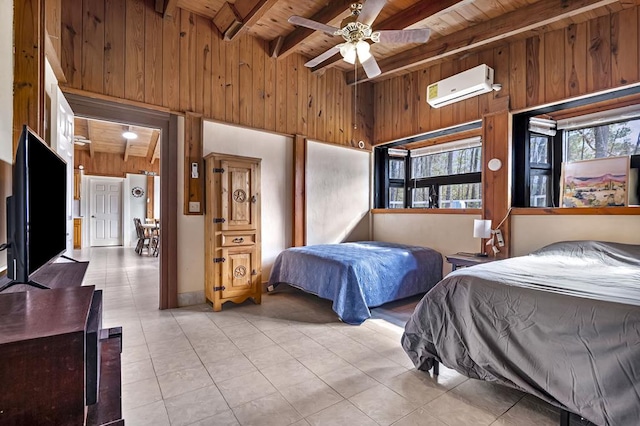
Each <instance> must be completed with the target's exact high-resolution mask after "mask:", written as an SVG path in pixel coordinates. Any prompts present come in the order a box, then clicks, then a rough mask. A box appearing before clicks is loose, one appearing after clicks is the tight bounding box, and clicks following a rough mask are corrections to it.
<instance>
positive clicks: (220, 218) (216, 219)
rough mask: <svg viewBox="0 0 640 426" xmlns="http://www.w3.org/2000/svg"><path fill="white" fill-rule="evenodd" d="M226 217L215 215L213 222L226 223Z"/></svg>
mask: <svg viewBox="0 0 640 426" xmlns="http://www.w3.org/2000/svg"><path fill="white" fill-rule="evenodd" d="M225 222H226V219H225V218H224V217H214V218H213V223H225Z"/></svg>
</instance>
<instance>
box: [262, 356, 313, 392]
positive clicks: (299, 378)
mask: <svg viewBox="0 0 640 426" xmlns="http://www.w3.org/2000/svg"><path fill="white" fill-rule="evenodd" d="M260 371H261V372H262V374H264V376H265V377H266V378H267V379H268V380H269V381H270V382H271V383H272V384H273V386H275V387H276V388H277V389H284V388H286V387H289V386H293V385H295V384H298V383H300V382H303V381H305V380H311V379H314V378H315V377H316V376H315V374H313V373H312V372H311V371H310V370H309V369H307V368H306V367H305V366H304V365H302V364H301V363H300V362H298V361H297V360H295V359H292V360H289V361H285V362H281V363H278V364H275V365H272V366H270V367H267V368H263V369H262V370H260Z"/></svg>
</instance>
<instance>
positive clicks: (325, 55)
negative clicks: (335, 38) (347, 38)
mask: <svg viewBox="0 0 640 426" xmlns="http://www.w3.org/2000/svg"><path fill="white" fill-rule="evenodd" d="M340 46H342V44H339V45H337V46H333V47H332V48H331V49H329V50H327V51H326V52H324V53H322V54H320V55H318V56H316V57H315V58H313V59H312V60H310V61H309V62H307V63H306V64H304V66H305V67H307V68H313V67H315V66H316V65H320V64H321V63H323V62H324V61H326V60H327V59H329V58H330V57H332V56H333V55H335V54H336V53H338V52H340Z"/></svg>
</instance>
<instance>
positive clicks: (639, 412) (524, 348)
mask: <svg viewBox="0 0 640 426" xmlns="http://www.w3.org/2000/svg"><path fill="white" fill-rule="evenodd" d="M402 346H403V347H404V349H405V351H406V352H407V354H408V355H409V356H410V358H411V359H412V360H413V363H414V364H415V366H416V367H417V368H418V369H421V370H428V369H430V368H431V367H432V365H433V362H434V360H435V361H438V362H441V363H442V364H444V365H446V366H447V367H449V368H453V369H455V370H457V371H458V372H459V373H461V374H464V375H466V376H468V377H471V378H475V379H481V380H487V381H492V382H496V383H500V384H503V385H506V386H510V387H513V388H516V389H519V390H522V391H524V392H527V393H530V394H533V395H535V396H537V397H539V398H541V399H543V400H545V401H547V402H549V403H551V404H553V405H555V406H557V407H559V408H561V409H565V410H567V411H570V412H573V413H576V414H579V415H580V416H582V417H584V418H586V419H588V420H589V421H591V422H593V423H595V424H598V425H618V426H627V425H638V424H640V246H636V245H627V244H614V243H604V242H594V241H577V242H563V243H556V244H552V245H550V246H547V247H545V248H543V249H541V250H539V251H537V252H534V253H532V254H530V255H528V256H522V257H517V258H512V259H506V260H503V261H499V262H491V263H487V264H483V265H478V266H473V267H472V268H465V269H459V270H457V271H455V272H453V273H451V274H449V275H448V276H447V277H446V278H445V279H443V280H442V281H441V282H440V283H438V284H437V285H436V286H435V287H434V288H433V289H432V290H431V291H429V293H427V294H426V295H425V297H424V298H423V299H422V300H421V302H420V303H419V304H418V306H417V307H416V309H415V312H414V313H413V315H412V316H411V318H410V320H409V321H408V322H407V324H406V327H405V333H404V335H403V336H402Z"/></svg>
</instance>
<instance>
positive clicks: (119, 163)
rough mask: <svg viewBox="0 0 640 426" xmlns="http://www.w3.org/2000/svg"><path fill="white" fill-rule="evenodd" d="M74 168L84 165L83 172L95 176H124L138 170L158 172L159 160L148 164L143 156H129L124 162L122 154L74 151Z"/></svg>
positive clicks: (135, 172)
mask: <svg viewBox="0 0 640 426" xmlns="http://www.w3.org/2000/svg"><path fill="white" fill-rule="evenodd" d="M73 164H74V166H73V167H74V168H76V169H77V168H78V166H80V165H83V166H84V173H85V174H87V175H96V176H112V177H125V176H126V174H127V173H132V174H141V173H140V171H142V170H146V171H148V172H155V173H156V174H158V175H159V174H160V162H159V161H154V163H153V164H150V163H149V162H148V161H147V159H146V158H143V157H129V159H128V160H127V161H126V162H125V161H124V159H123V158H122V154H107V153H104V152H96V153H94V154H93V157H92V156H90V155H89V151H84V150H78V149H76V150H75V151H74V156H73Z"/></svg>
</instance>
